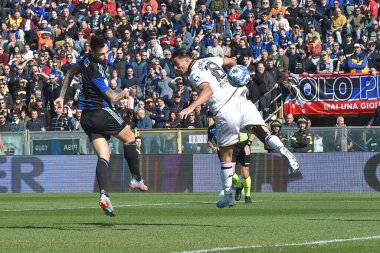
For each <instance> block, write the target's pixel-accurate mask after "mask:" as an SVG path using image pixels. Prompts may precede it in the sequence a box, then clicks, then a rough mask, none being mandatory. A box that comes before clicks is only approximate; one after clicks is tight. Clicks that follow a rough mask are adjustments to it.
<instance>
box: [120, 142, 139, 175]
mask: <svg viewBox="0 0 380 253" xmlns="http://www.w3.org/2000/svg"><path fill="white" fill-rule="evenodd" d="M124 158H125V160H127V163H128V166H129V171H130V172H131V174H132V177H133V178H134V179H136V180H137V181H141V175H140V170H139V154H138V153H137V150H136V142H134V141H132V142H129V143H124Z"/></svg>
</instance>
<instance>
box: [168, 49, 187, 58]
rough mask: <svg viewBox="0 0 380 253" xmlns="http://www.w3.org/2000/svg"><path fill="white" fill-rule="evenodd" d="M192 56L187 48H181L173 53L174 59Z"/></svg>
mask: <svg viewBox="0 0 380 253" xmlns="http://www.w3.org/2000/svg"><path fill="white" fill-rule="evenodd" d="M176 57H178V58H191V52H190V51H189V50H187V49H186V48H180V49H177V50H175V51H174V53H173V57H172V58H173V59H174V58H176Z"/></svg>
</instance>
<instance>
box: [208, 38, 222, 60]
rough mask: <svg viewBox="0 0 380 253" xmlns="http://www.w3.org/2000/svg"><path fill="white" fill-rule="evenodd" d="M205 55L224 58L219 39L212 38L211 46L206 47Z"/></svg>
mask: <svg viewBox="0 0 380 253" xmlns="http://www.w3.org/2000/svg"><path fill="white" fill-rule="evenodd" d="M206 55H208V56H213V57H220V58H224V52H223V48H222V47H221V46H219V39H218V38H217V37H216V36H213V37H212V45H210V46H208V47H207V49H206Z"/></svg>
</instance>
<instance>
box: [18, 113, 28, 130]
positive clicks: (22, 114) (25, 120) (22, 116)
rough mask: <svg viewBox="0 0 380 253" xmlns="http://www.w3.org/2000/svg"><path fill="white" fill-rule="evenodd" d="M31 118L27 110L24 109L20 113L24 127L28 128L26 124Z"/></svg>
mask: <svg viewBox="0 0 380 253" xmlns="http://www.w3.org/2000/svg"><path fill="white" fill-rule="evenodd" d="M29 120H30V118H29V116H28V112H27V111H26V110H22V111H21V113H20V121H21V123H22V129H24V130H26V129H27V128H26V124H27V123H28V121H29Z"/></svg>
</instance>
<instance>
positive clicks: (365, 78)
mask: <svg viewBox="0 0 380 253" xmlns="http://www.w3.org/2000/svg"><path fill="white" fill-rule="evenodd" d="M288 78H289V80H290V81H291V83H292V88H291V92H290V95H289V97H287V98H286V99H285V103H284V113H285V114H289V113H292V114H294V115H300V114H306V115H329V116H336V115H358V114H373V113H374V111H375V109H376V108H377V107H378V106H380V87H379V86H380V85H379V84H380V75H376V76H374V75H371V74H358V73H355V74H339V75H335V74H334V75H327V74H318V75H317V74H315V75H307V76H306V75H292V76H289V77H288Z"/></svg>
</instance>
